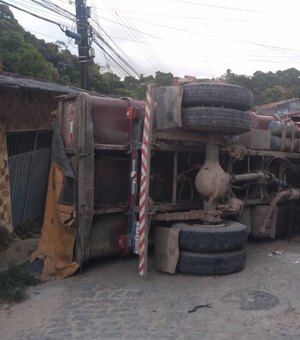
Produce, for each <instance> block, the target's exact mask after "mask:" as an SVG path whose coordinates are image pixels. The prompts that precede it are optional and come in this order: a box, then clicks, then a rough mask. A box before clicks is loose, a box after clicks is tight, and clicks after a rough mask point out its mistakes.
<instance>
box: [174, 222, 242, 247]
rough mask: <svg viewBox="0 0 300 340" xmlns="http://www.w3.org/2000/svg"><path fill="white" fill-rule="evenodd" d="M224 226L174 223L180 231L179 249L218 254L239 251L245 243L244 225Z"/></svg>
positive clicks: (227, 223) (229, 224) (233, 223)
mask: <svg viewBox="0 0 300 340" xmlns="http://www.w3.org/2000/svg"><path fill="white" fill-rule="evenodd" d="M224 224H225V225H222V226H220V227H214V226H213V227H212V226H208V225H195V224H194V225H189V224H186V223H176V224H174V225H173V226H172V227H174V228H178V229H180V233H179V249H180V250H186V251H192V252H219V251H228V250H236V249H241V248H243V247H244V246H245V245H246V242H247V237H248V234H247V227H246V226H245V225H244V224H241V223H238V222H234V221H225V222H224Z"/></svg>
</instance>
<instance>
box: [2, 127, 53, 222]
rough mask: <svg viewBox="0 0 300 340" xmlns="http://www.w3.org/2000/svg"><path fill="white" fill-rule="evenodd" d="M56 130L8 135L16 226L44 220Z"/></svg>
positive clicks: (13, 217) (13, 219) (12, 203)
mask: <svg viewBox="0 0 300 340" xmlns="http://www.w3.org/2000/svg"><path fill="white" fill-rule="evenodd" d="M51 141H52V131H49V130H47V131H45V130H42V131H28V132H15V133H9V134H8V135H7V151H8V166H9V175H10V191H11V205H12V221H13V227H14V228H15V227H16V226H17V225H19V224H22V223H27V222H28V223H30V222H33V221H34V220H37V219H39V220H42V218H43V215H44V207H45V199H46V193H47V180H48V171H49V166H50V154H51Z"/></svg>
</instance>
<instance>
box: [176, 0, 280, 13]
mask: <svg viewBox="0 0 300 340" xmlns="http://www.w3.org/2000/svg"><path fill="white" fill-rule="evenodd" d="M169 1H172V2H179V3H184V4H190V5H195V6H202V7H210V8H219V9H225V10H230V11H239V12H247V13H251V12H252V13H261V14H277V15H278V14H279V15H281V13H279V12H272V11H264V10H257V9H245V8H238V7H228V6H219V5H212V4H202V3H199V2H192V1H187V0H169Z"/></svg>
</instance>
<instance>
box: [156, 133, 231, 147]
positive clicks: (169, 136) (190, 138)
mask: <svg viewBox="0 0 300 340" xmlns="http://www.w3.org/2000/svg"><path fill="white" fill-rule="evenodd" d="M155 138H156V139H165V140H171V141H175V140H177V141H186V142H197V143H204V144H207V143H210V144H220V145H224V144H226V143H225V139H224V138H223V137H219V136H216V135H208V134H207V135H205V134H201V135H200V134H193V133H188V132H183V131H179V130H178V131H168V132H157V133H156V134H155Z"/></svg>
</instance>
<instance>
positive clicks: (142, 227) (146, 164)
mask: <svg viewBox="0 0 300 340" xmlns="http://www.w3.org/2000/svg"><path fill="white" fill-rule="evenodd" d="M153 110H154V89H153V86H152V85H148V86H147V94H146V105H145V118H144V130H143V143H142V150H141V154H142V157H141V158H142V159H141V181H140V201H139V210H140V214H139V228H138V231H139V243H138V252H139V275H141V276H144V275H146V274H147V269H148V233H149V229H150V218H149V216H148V203H149V202H148V201H149V177H150V154H151V138H152V117H153Z"/></svg>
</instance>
